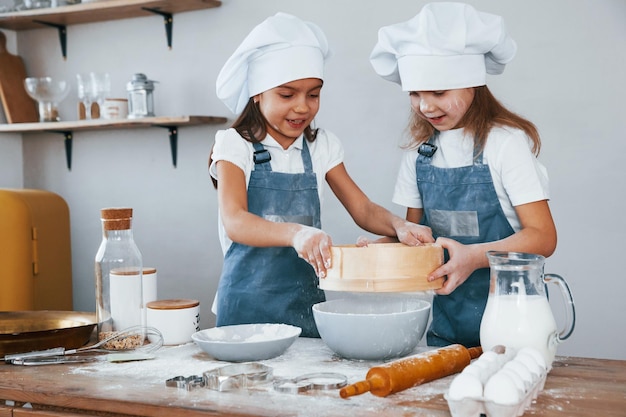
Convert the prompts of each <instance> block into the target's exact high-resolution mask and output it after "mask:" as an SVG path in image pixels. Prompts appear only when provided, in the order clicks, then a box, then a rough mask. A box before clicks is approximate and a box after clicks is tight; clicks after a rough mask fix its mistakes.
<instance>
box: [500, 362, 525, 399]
mask: <svg viewBox="0 0 626 417" xmlns="http://www.w3.org/2000/svg"><path fill="white" fill-rule="evenodd" d="M499 373H504V374H506V375H508V376H510V377H511V379H512V380H513V382H515V386H516V387H517V390H518V391H519V392H520V394H524V393H526V383H524V380H523V379H522V377H521V376H520V375H519V374H518V373H517V372H515V371H514V370H513V369H511V368H506V369H505V368H502V369H501V370H500V371H499Z"/></svg>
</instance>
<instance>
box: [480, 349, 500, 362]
mask: <svg viewBox="0 0 626 417" xmlns="http://www.w3.org/2000/svg"><path fill="white" fill-rule="evenodd" d="M498 356H500V355H499V354H497V353H496V352H494V351H493V350H488V351H487V352H484V353H483V354H482V355H480V356H479V357H478V359H477V361H479V362H481V361H495V360H497V359H498Z"/></svg>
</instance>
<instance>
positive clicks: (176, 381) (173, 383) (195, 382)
mask: <svg viewBox="0 0 626 417" xmlns="http://www.w3.org/2000/svg"><path fill="white" fill-rule="evenodd" d="M165 386H167V387H174V388H181V389H185V390H187V391H191V390H192V389H194V388H201V387H204V379H203V378H202V377H201V376H199V375H191V376H187V377H185V376H175V377H174V378H170V379H168V380H167V381H165Z"/></svg>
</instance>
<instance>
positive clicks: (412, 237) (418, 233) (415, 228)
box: [393, 220, 435, 246]
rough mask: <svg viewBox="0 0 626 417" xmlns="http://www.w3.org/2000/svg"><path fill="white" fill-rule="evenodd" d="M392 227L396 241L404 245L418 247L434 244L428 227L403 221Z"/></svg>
mask: <svg viewBox="0 0 626 417" xmlns="http://www.w3.org/2000/svg"><path fill="white" fill-rule="evenodd" d="M393 227H394V229H395V230H396V236H397V237H398V240H399V241H400V242H402V243H404V244H405V245H409V246H419V245H423V244H424V243H433V242H435V239H434V238H433V232H432V230H431V228H430V227H428V226H424V225H421V224H417V223H413V222H409V221H406V220H403V221H401V222H397V223H394V225H393Z"/></svg>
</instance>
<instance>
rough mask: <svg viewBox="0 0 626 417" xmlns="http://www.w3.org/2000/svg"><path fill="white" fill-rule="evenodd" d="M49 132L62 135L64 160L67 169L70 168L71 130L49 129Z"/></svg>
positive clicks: (69, 169)
mask: <svg viewBox="0 0 626 417" xmlns="http://www.w3.org/2000/svg"><path fill="white" fill-rule="evenodd" d="M50 132H51V133H60V134H61V135H63V137H64V138H65V139H64V141H63V142H64V144H65V160H66V162H67V170H68V171H71V170H72V131H71V130H50Z"/></svg>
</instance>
